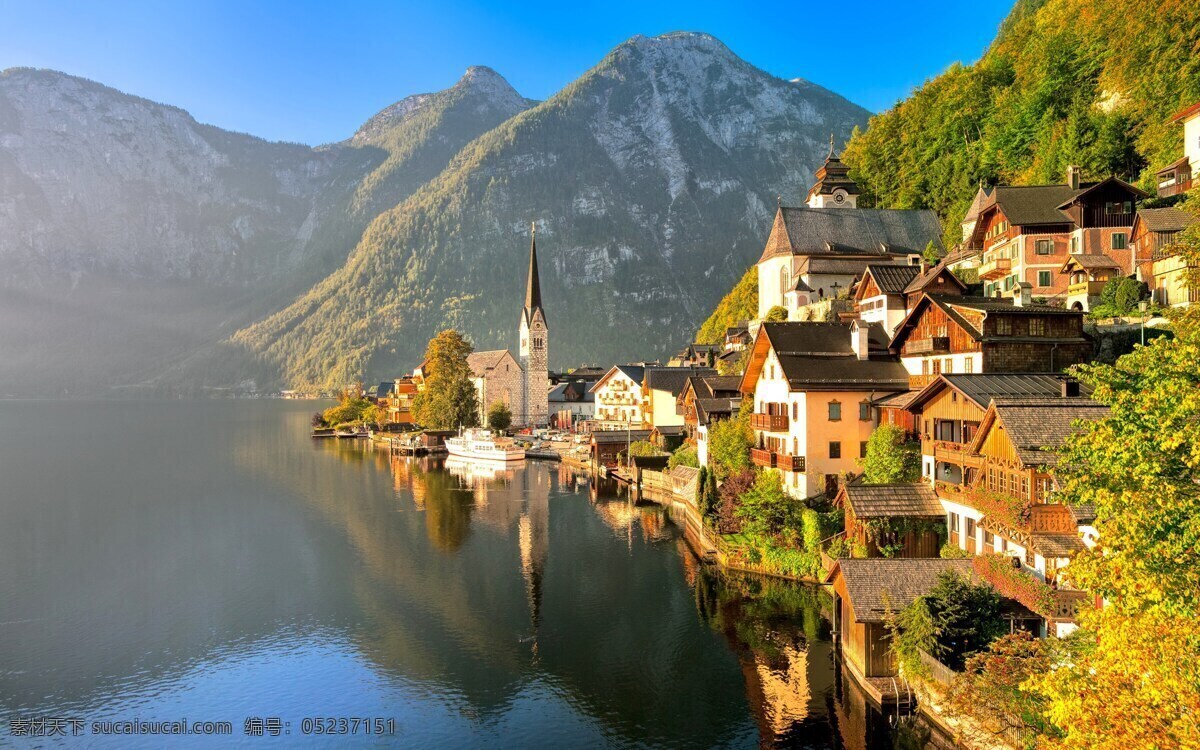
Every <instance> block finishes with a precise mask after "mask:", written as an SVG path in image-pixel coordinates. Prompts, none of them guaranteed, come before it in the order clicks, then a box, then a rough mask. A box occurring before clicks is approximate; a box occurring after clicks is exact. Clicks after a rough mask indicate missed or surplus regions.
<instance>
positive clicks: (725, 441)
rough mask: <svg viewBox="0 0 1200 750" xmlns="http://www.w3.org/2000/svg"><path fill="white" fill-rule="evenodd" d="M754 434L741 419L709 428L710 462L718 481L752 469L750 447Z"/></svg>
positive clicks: (715, 424)
mask: <svg viewBox="0 0 1200 750" xmlns="http://www.w3.org/2000/svg"><path fill="white" fill-rule="evenodd" d="M753 439H754V432H753V431H752V430H751V429H750V426H749V424H748V423H746V422H744V421H743V420H741V419H740V418H731V419H721V420H718V421H716V422H713V423H712V424H710V425H709V427H708V462H709V464H711V465H712V470H713V473H714V474H716V476H717V479H721V480H724V479H727V478H729V477H730V476H732V475H734V474H737V473H739V472H742V471H745V470H746V469H749V468H750V445H751V441H752V440H753Z"/></svg>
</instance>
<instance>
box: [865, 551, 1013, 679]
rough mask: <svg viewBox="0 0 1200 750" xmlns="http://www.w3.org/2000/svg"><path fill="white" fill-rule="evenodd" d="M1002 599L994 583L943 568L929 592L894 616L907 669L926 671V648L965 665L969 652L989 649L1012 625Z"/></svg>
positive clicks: (893, 628)
mask: <svg viewBox="0 0 1200 750" xmlns="http://www.w3.org/2000/svg"><path fill="white" fill-rule="evenodd" d="M1000 604H1001V598H1000V595H999V594H998V593H996V590H995V589H993V588H992V587H991V586H988V585H987V584H975V583H972V582H971V581H970V580H969V579H968V578H966V577H965V576H962V575H959V574H958V573H956V572H954V571H950V570H947V571H943V572H942V573H941V574H939V575H938V579H937V583H935V584H934V586H933V588H932V589H931V590H930V591H929V593H928V594H926V595H925V596H922V597H918V598H917V599H915V600H913V602H912V603H911V604H909V605H908V606H907V607H905V608H904V609H903V610H901V611H900V612H899V613H896V614H895V615H893V616H892V617H891V618H889V621H888V628H889V630H891V632H892V637H893V643H894V644H895V645H894V647H895V651H896V657H897V659H898V660H899V662H900V664H901V666H902V667H903V669H904V671H906V672H908V673H910V674H914V673H915V674H923V673H924V669H923V668H922V667H921V665H920V657H919V652H920V651H925V652H927V653H928V654H929V655H931V656H933V657H935V658H937V659H939V660H941V662H942V663H943V664H945V665H946V666H948V667H950V668H951V669H954V670H961V669H962V668H963V664H964V663H965V661H966V658H967V657H968V656H970V655H971V654H975V653H978V652H980V651H983V650H984V649H986V648H987V647H988V646H989V645H990V644H991V643H992V641H994V640H996V639H997V638H999V637H1000V636H1001V635H1003V634H1004V632H1005V631H1006V630H1007V628H1006V626H1005V623H1004V618H1003V617H1002V616H1001V614H1000Z"/></svg>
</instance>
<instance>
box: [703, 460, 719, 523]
mask: <svg viewBox="0 0 1200 750" xmlns="http://www.w3.org/2000/svg"><path fill="white" fill-rule="evenodd" d="M700 478H701V480H702V481H701V483H700V497H701V502H700V513H701V515H703V516H704V517H705V518H708V517H710V516H712V515H713V514H714V513H715V512H716V511H717V503H718V502H720V498H719V496H718V495H717V475H716V474H714V473H713V472H712V471H711V470H710V469H709V468H708V467H707V466H701V467H700Z"/></svg>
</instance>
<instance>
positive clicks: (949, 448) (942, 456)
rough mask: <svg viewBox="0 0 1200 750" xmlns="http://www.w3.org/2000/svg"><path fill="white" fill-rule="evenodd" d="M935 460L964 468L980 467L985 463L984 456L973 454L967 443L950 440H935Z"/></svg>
mask: <svg viewBox="0 0 1200 750" xmlns="http://www.w3.org/2000/svg"><path fill="white" fill-rule="evenodd" d="M933 460H934V461H945V462H946V463H951V464H954V465H955V466H961V467H962V468H964V469H966V468H972V469H978V468H982V467H983V464H984V457H983V456H973V455H971V454H970V453H969V452H968V451H967V445H966V444H965V443H953V442H950V441H949V440H935V441H933Z"/></svg>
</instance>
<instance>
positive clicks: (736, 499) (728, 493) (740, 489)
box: [717, 469, 754, 534]
mask: <svg viewBox="0 0 1200 750" xmlns="http://www.w3.org/2000/svg"><path fill="white" fill-rule="evenodd" d="M753 486H754V472H753V471H750V470H749V469H746V470H743V471H741V472H739V473H737V474H734V475H733V476H731V477H729V478H728V479H726V480H725V481H724V482H722V483H721V489H720V491H719V493H718V494H719V497H720V500H721V504H720V507H719V508H718V510H717V531H718V532H719V533H721V534H736V533H738V532H739V531H741V530H742V519H741V517H740V515H739V514H738V506H739V505H741V501H742V496H743V495H745V494H746V493H747V492H749V491H750V488H751V487H753Z"/></svg>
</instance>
